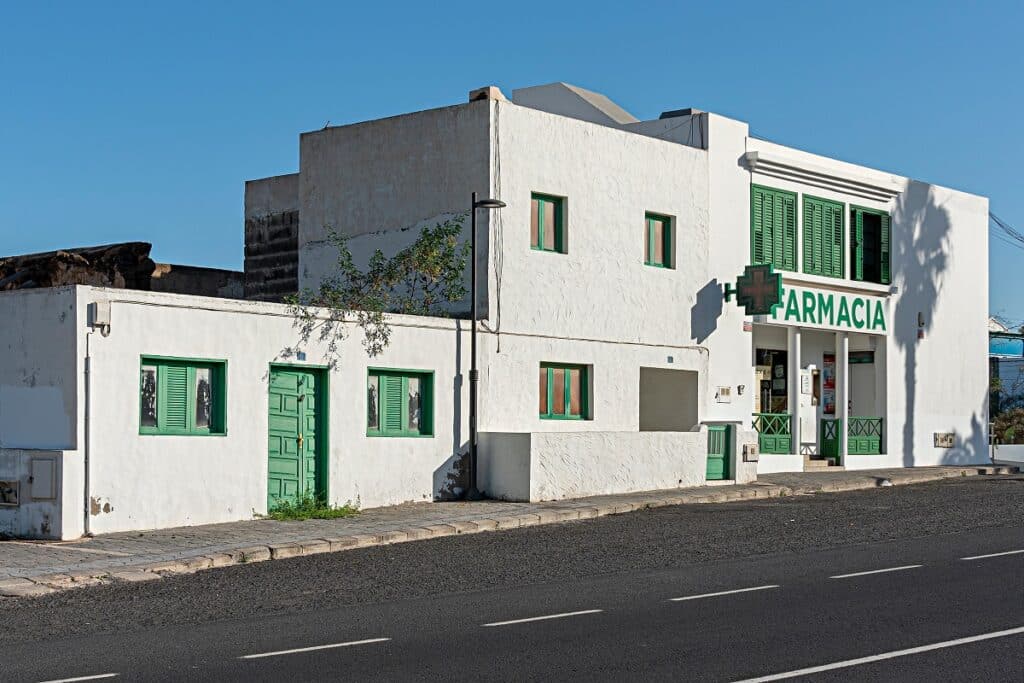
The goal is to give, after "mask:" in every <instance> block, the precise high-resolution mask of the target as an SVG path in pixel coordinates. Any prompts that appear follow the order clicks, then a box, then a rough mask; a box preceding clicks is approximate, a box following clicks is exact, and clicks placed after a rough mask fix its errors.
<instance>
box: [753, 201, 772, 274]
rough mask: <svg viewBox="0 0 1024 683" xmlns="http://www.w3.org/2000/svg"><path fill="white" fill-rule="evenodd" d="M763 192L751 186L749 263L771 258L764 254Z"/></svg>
mask: <svg viewBox="0 0 1024 683" xmlns="http://www.w3.org/2000/svg"><path fill="white" fill-rule="evenodd" d="M764 204H765V196H764V192H763V191H762V190H760V189H759V188H756V187H755V188H752V191H751V196H750V232H751V237H750V241H751V251H752V252H753V253H752V254H751V255H750V260H751V263H768V262H769V261H770V260H771V259H770V258H768V257H767V255H766V254H765V238H764V208H765V207H764Z"/></svg>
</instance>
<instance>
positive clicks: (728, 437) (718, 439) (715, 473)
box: [707, 425, 732, 481]
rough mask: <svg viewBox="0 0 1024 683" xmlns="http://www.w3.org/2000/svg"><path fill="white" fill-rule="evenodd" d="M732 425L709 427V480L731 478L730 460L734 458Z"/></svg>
mask: <svg viewBox="0 0 1024 683" xmlns="http://www.w3.org/2000/svg"><path fill="white" fill-rule="evenodd" d="M731 456H732V427H731V426H729V425H712V426H710V427H708V470H707V479H708V480H709V481H720V480H722V479H728V478H729V461H730V460H731V459H732V458H731Z"/></svg>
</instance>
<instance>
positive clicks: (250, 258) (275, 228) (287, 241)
mask: <svg viewBox="0 0 1024 683" xmlns="http://www.w3.org/2000/svg"><path fill="white" fill-rule="evenodd" d="M298 290H299V212H298V211H282V212H280V213H269V214H266V215H263V216H255V217H252V218H247V219H246V221H245V298H246V299H255V300H257V301H281V300H282V299H283V298H284V297H286V296H288V295H289V294H295V293H297V292H298Z"/></svg>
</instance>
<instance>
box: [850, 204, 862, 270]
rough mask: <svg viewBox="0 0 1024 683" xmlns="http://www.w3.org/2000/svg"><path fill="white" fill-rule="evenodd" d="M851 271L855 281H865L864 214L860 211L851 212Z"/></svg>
mask: <svg viewBox="0 0 1024 683" xmlns="http://www.w3.org/2000/svg"><path fill="white" fill-rule="evenodd" d="M850 218H851V220H850V223H851V225H850V257H851V258H850V261H851V264H850V270H852V271H853V279H854V280H863V279H864V213H863V212H861V211H860V210H858V209H854V210H853V211H851V212H850Z"/></svg>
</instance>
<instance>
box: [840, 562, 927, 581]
mask: <svg viewBox="0 0 1024 683" xmlns="http://www.w3.org/2000/svg"><path fill="white" fill-rule="evenodd" d="M923 566H924V565H923V564H908V565H904V566H902V567H889V568H888V569H872V570H871V571H869V572H854V573H852V574H837V575H836V576H830V577H828V578H830V579H851V578H853V577H854V576H867V575H868V574H885V573H886V572H902V571H904V570H906V569H917V568H918V567H923Z"/></svg>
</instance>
